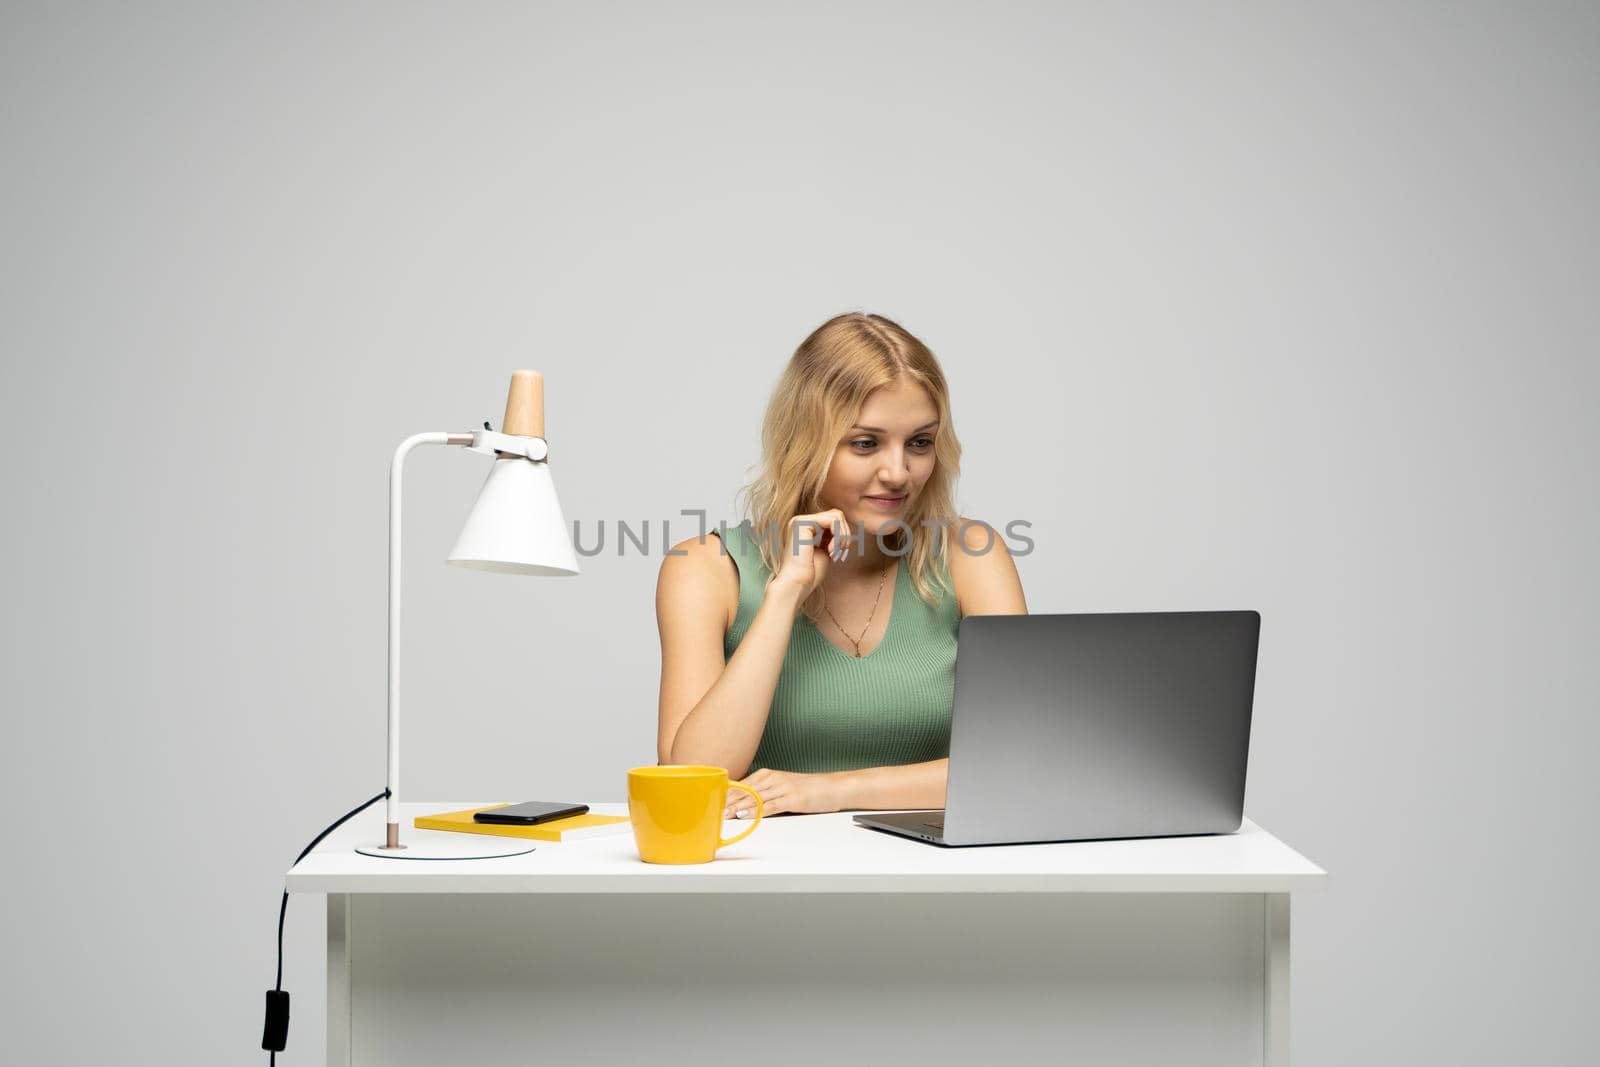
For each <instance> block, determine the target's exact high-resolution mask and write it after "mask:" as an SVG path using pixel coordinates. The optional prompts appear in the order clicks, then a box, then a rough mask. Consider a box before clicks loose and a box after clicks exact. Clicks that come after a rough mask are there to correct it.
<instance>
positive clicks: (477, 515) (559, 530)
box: [450, 458, 578, 575]
mask: <svg viewBox="0 0 1600 1067" xmlns="http://www.w3.org/2000/svg"><path fill="white" fill-rule="evenodd" d="M450 562H451V563H454V564H455V565H456V566H458V567H470V568H471V569H473V570H478V571H496V572H498V573H501V574H543V575H573V574H577V573H578V557H577V554H576V553H574V552H573V550H572V538H571V537H570V536H568V534H567V520H566V518H565V517H564V516H563V515H562V514H561V502H560V501H559V500H557V499H556V485H555V481H554V480H553V479H552V478H551V477H550V464H548V463H543V462H537V463H536V462H533V461H531V460H527V459H521V458H517V459H496V460H495V461H494V463H493V464H492V465H491V466H490V468H489V477H488V478H486V479H484V483H483V488H482V489H480V490H479V491H478V502H477V503H476V504H474V505H473V507H472V513H471V514H470V515H468V516H467V522H466V525H465V526H463V527H462V528H461V536H460V537H458V538H456V544H455V547H454V548H453V549H451V550H450Z"/></svg>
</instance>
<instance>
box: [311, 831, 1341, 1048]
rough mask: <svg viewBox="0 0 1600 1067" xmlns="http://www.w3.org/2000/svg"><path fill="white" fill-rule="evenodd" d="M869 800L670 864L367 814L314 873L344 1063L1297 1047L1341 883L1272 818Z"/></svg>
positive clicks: (591, 846) (626, 851)
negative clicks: (949, 811) (1018, 833)
mask: <svg viewBox="0 0 1600 1067" xmlns="http://www.w3.org/2000/svg"><path fill="white" fill-rule="evenodd" d="M473 806H475V805H474V804H473V803H470V802H462V803H425V804H406V805H403V807H402V811H403V818H404V822H403V824H402V825H404V826H406V827H410V826H411V820H412V818H413V817H415V816H416V815H420V814H425V813H432V812H439V811H451V810H459V809H461V808H467V807H473ZM591 807H592V810H594V811H596V812H599V813H606V814H626V813H627V805H626V804H625V803H609V804H593V805H591ZM853 814H854V813H850V812H836V813H830V814H826V815H784V816H775V817H773V818H771V819H768V820H767V821H766V822H765V823H764V825H762V826H761V827H760V828H759V829H757V830H756V832H755V833H754V834H752V835H750V837H748V838H746V839H745V840H744V841H742V842H740V843H739V844H737V845H732V846H729V847H728V848H725V849H723V850H722V852H721V853H720V854H719V858H718V859H717V861H716V862H714V863H710V864H702V865H694V866H661V865H656V864H646V863H641V862H640V861H639V858H638V853H637V852H636V851H635V848H634V844H633V836H632V834H631V833H627V832H623V833H619V834H617V835H615V836H611V837H598V838H593V839H590V840H586V841H576V842H570V843H565V844H546V843H540V844H539V846H538V850H537V851H535V852H533V853H530V854H528V855H525V856H516V857H510V858H506V859H495V860H473V861H465V862H418V861H401V860H384V859H374V858H370V857H366V856H361V855H357V854H356V853H355V852H354V851H352V849H353V846H354V845H355V844H357V843H360V842H364V841H367V840H369V839H370V840H379V839H381V836H382V813H381V811H379V810H377V809H374V811H373V812H367V813H363V815H362V816H360V817H358V818H357V819H355V820H352V821H351V823H350V824H349V825H347V826H345V827H343V828H342V829H341V830H340V831H339V833H337V834H335V835H333V836H331V837H330V838H329V839H328V840H327V841H325V842H323V844H322V845H321V846H319V847H318V849H317V850H316V851H315V852H313V853H312V854H311V855H310V856H307V857H306V859H305V860H304V861H302V862H301V863H300V864H299V865H297V866H296V867H295V868H294V869H293V870H292V871H290V872H289V876H288V885H289V890H290V892H293V893H326V894H327V897H328V1063H329V1064H330V1065H333V1064H337V1065H340V1067H343V1065H345V1064H360V1065H365V1064H379V1063H381V1064H410V1063H418V1064H422V1063H427V1064H444V1063H448V1064H460V1065H467V1064H495V1065H499V1064H508V1065H509V1064H517V1065H518V1067H522V1065H525V1064H530V1063H539V1064H552V1065H563V1067H565V1065H569V1064H571V1065H586V1064H640V1063H649V1064H658V1065H667V1064H674V1063H679V1062H684V1063H688V1062H700V1060H699V1059H698V1058H697V1056H696V1055H693V1054H691V1053H698V1054H701V1055H703V1056H704V1057H705V1058H706V1059H723V1060H727V1061H729V1062H733V1061H735V1060H738V1061H741V1062H747V1063H752V1064H759V1065H760V1067H784V1065H788V1064H795V1065H804V1067H816V1065H817V1064H818V1063H846V1064H850V1063H872V1064H881V1065H892V1064H907V1065H912V1064H915V1065H918V1067H927V1065H930V1064H943V1063H952V1064H954V1063H961V1064H971V1063H974V1062H979V1063H981V1062H985V1061H988V1060H991V1059H993V1058H995V1057H997V1056H998V1057H1002V1058H1004V1059H1005V1060H1007V1061H1011V1060H1018V1061H1021V1062H1032V1061H1035V1060H1043V1061H1046V1062H1052V1061H1067V1060H1070V1061H1072V1062H1078V1063H1095V1064H1102V1063H1104V1064H1128V1065H1132V1064H1151V1065H1156V1064H1160V1065H1162V1067H1166V1065H1169V1064H1175V1063H1182V1064H1185V1065H1206V1064H1233V1065H1238V1064H1261V1063H1266V1064H1269V1065H1274V1067H1276V1065H1283V1064H1287V1063H1288V1059H1289V1036H1288V1020H1289V894H1290V893H1291V892H1294V891H1297V890H1305V889H1320V888H1322V887H1323V885H1324V884H1325V882H1326V880H1327V875H1326V873H1325V872H1323V871H1322V870H1321V869H1320V868H1318V867H1317V866H1315V865H1314V864H1312V863H1310V862H1309V861H1307V860H1306V859H1305V858H1304V857H1302V856H1301V855H1299V854H1298V853H1296V852H1295V851H1294V850H1293V849H1291V848H1289V847H1288V846H1286V845H1284V844H1283V843H1282V842H1281V841H1279V840H1278V839H1277V838H1275V837H1273V836H1272V835H1271V834H1269V833H1267V832H1266V831H1264V830H1262V829H1261V828H1260V827H1258V826H1256V825H1255V824H1254V823H1251V822H1248V821H1247V822H1246V823H1245V825H1244V827H1243V829H1242V830H1241V831H1240V832H1239V833H1237V834H1232V835H1225V836H1213V837H1184V838H1162V839H1153V840H1142V841H1097V842H1081V843H1070V844H1050V845H1010V846H1000V847H989V848H960V849H946V848H940V847H938V846H935V845H929V844H923V843H921V842H917V841H912V840H909V839H906V838H900V837H896V836H894V835H891V834H886V833H882V832H880V831H875V830H868V829H864V828H862V827H859V826H856V825H855V824H854V822H853V821H852V815H853ZM743 825H744V824H743V823H736V824H735V823H730V824H728V826H729V828H730V831H729V832H730V833H731V832H732V830H733V828H734V827H742V826H743ZM432 833H435V831H425V830H415V829H408V830H407V831H406V834H407V836H408V837H409V836H411V835H420V834H432Z"/></svg>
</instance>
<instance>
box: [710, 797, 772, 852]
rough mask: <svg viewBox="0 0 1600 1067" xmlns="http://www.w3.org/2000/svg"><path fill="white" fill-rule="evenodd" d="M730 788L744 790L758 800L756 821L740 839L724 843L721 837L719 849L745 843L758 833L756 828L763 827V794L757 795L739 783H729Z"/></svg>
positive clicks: (731, 838) (733, 838) (731, 839)
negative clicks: (741, 842) (738, 842)
mask: <svg viewBox="0 0 1600 1067" xmlns="http://www.w3.org/2000/svg"><path fill="white" fill-rule="evenodd" d="M728 788H729V789H743V790H744V791H745V792H746V793H749V794H750V795H751V796H753V797H755V798H756V821H755V822H753V823H751V824H750V828H749V829H747V830H746V831H745V832H744V833H742V834H740V835H739V836H738V837H730V838H728V839H727V840H726V841H724V840H722V838H721V837H720V836H719V837H718V838H717V847H718V848H721V847H723V846H724V845H731V844H733V843H734V842H735V841H743V840H744V839H745V838H747V837H749V836H750V835H751V834H753V833H755V832H756V827H758V826H760V825H761V807H762V804H761V794H760V793H757V792H756V791H755V790H754V789H751V788H750V787H749V786H747V785H740V784H739V783H738V782H729V783H728Z"/></svg>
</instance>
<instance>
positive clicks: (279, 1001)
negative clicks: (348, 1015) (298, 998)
mask: <svg viewBox="0 0 1600 1067" xmlns="http://www.w3.org/2000/svg"><path fill="white" fill-rule="evenodd" d="M388 796H389V790H388V789H387V788H385V789H384V791H383V792H381V793H379V794H378V795H377V796H375V797H373V798H372V799H371V800H369V801H367V802H366V803H365V804H361V805H359V806H358V807H354V808H351V809H350V811H349V812H347V813H346V814H345V815H343V816H341V817H340V818H339V819H338V820H337V821H336V822H334V824H333V825H332V826H329V827H328V828H327V829H326V830H324V831H322V833H320V834H318V835H317V836H316V837H315V838H313V839H312V841H311V844H309V845H307V846H306V847H305V848H304V849H302V850H301V852H300V855H298V856H296V857H295V859H294V863H291V864H290V865H289V866H290V868H293V867H295V866H296V865H297V864H299V862H300V861H301V860H303V859H305V858H306V857H307V856H309V855H310V854H311V850H312V849H314V848H316V847H317V846H318V845H320V844H322V839H323V838H325V837H327V836H328V835H329V834H331V833H333V832H334V831H335V830H337V829H338V828H339V827H341V826H343V825H344V824H345V823H347V822H349V821H350V820H351V819H353V818H355V817H356V816H357V815H360V814H361V813H362V812H364V811H366V810H367V809H368V808H370V807H372V805H374V804H376V803H377V802H378V801H380V800H384V799H387V798H388ZM288 912H289V890H288V889H287V888H285V889H284V891H283V903H281V904H279V905H278V980H277V981H276V982H275V983H274V984H273V987H272V988H271V989H269V990H267V1022H266V1025H265V1026H264V1027H263V1028H262V1030H261V1047H262V1048H264V1049H266V1050H267V1052H268V1053H269V1055H268V1056H267V1062H268V1063H269V1064H272V1065H274V1067H276V1064H277V1062H278V1053H280V1052H282V1051H283V1047H284V1045H285V1044H287V1043H288V1040H289V994H288V993H285V992H284V991H283V919H284V916H285V915H287V914H288Z"/></svg>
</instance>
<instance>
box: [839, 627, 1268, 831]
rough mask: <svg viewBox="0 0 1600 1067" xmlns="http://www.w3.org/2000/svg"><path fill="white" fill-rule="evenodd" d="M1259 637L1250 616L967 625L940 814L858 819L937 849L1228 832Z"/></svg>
mask: <svg viewBox="0 0 1600 1067" xmlns="http://www.w3.org/2000/svg"><path fill="white" fill-rule="evenodd" d="M1260 633H1261V616H1260V615H1259V614H1258V613H1256V612H1254V611H1193V612H1171V613H1167V612H1161V613H1140V612H1126V613H1121V614H1111V615H973V616H968V617H966V618H963V619H962V620H961V623H960V630H959V631H958V636H957V644H956V679H955V705H954V709H953V713H952V719H951V725H950V774H949V779H948V783H947V785H946V789H945V808H944V810H943V811H910V812H900V813H878V812H874V813H871V814H864V815H857V816H856V817H855V821H856V822H858V823H860V824H861V825H862V826H868V827H871V828H873V829H875V830H888V831H890V832H892V833H896V834H904V835H906V836H908V837H913V838H918V839H920V840H923V841H931V842H933V843H935V844H939V845H1005V844H1022V843H1027V842H1038V841H1085V840H1093V839H1097V838H1113V837H1170V836H1177V835H1185V834H1227V833H1233V832H1235V831H1237V830H1238V829H1239V826H1240V824H1241V823H1242V821H1243V819H1244V777H1245V759H1246V756H1247V754H1248V751H1249V748H1250V708H1251V700H1252V697H1253V696H1254V693H1255V677H1256V644H1257V639H1258V638H1259V636H1260Z"/></svg>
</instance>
